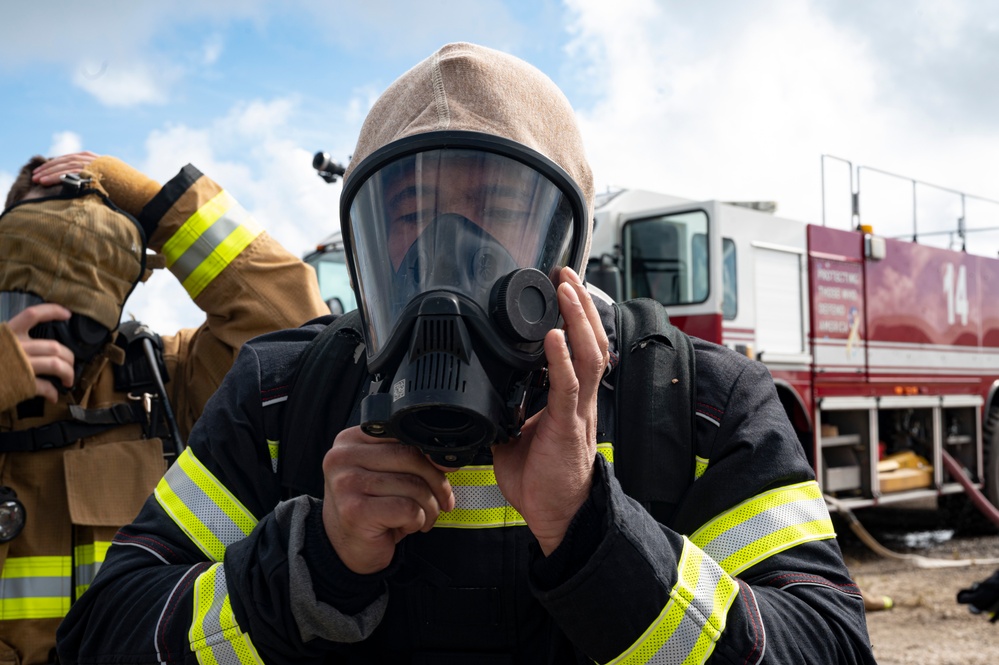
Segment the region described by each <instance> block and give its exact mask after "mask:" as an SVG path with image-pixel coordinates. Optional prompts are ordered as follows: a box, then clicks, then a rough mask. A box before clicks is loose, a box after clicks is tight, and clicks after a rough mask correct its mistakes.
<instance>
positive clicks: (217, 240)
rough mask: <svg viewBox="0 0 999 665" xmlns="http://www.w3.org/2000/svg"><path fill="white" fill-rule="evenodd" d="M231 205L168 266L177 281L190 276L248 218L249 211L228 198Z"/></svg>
mask: <svg viewBox="0 0 999 665" xmlns="http://www.w3.org/2000/svg"><path fill="white" fill-rule="evenodd" d="M229 200H230V201H231V203H232V206H231V207H230V208H229V209H228V210H226V212H225V214H223V215H222V216H221V217H219V218H218V219H217V220H216V221H215V223H214V224H212V225H211V226H209V227H208V228H207V229H205V230H204V232H203V233H202V234H201V236H200V237H198V239H197V240H196V241H194V244H192V245H191V246H190V247H188V248H187V251H185V252H184V253H183V254H181V255H180V257H179V258H178V259H177V261H176V262H175V263H174V264H173V265H172V266H170V272H172V273H173V274H174V275H175V276H176V277H177V279H178V280H179V281H181V282H183V281H184V280H185V279H187V278H188V277H190V276H191V273H193V272H194V271H195V270H196V269H197V268H198V266H200V265H201V263H202V262H203V261H204V260H205V259H206V258H208V256H209V255H211V253H212V252H213V251H215V248H217V247H218V246H219V245H221V244H222V241H223V240H225V239H226V238H228V237H229V235H230V234H231V233H232V232H233V231H235V230H236V229H238V228H239V227H240V226H241V225H243V223H245V222H246V221H247V220H248V219H250V213H248V212H247V211H246V209H245V208H243V206H241V205H239V204H238V203H236V202H235V201H232V199H229Z"/></svg>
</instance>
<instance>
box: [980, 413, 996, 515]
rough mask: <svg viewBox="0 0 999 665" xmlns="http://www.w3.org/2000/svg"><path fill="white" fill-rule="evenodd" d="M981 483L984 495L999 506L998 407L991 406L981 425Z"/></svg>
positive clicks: (994, 504)
mask: <svg viewBox="0 0 999 665" xmlns="http://www.w3.org/2000/svg"><path fill="white" fill-rule="evenodd" d="M982 448H983V449H984V450H983V453H984V459H983V460H982V463H983V465H984V468H983V469H982V483H983V484H984V485H985V496H987V497H988V498H989V501H990V502H992V505H993V506H996V507H997V508H999V407H995V406H993V407H991V408H990V409H989V413H988V417H986V419H985V424H984V425H983V426H982Z"/></svg>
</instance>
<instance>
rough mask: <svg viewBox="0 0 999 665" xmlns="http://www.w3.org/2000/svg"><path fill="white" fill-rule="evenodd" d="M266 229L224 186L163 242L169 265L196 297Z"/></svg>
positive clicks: (164, 254)
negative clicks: (223, 188)
mask: <svg viewBox="0 0 999 665" xmlns="http://www.w3.org/2000/svg"><path fill="white" fill-rule="evenodd" d="M262 230H263V229H262V228H261V227H260V225H258V224H257V223H256V221H254V219H253V217H251V216H250V214H249V213H248V212H247V211H246V209H244V208H243V206H241V205H239V204H238V203H237V202H236V200H235V199H233V198H232V196H230V195H229V193H228V192H226V191H225V190H222V191H220V192H219V193H218V194H216V195H215V196H214V197H213V198H212V199H211V200H210V201H208V202H207V203H205V204H204V205H203V206H201V208H199V209H198V210H197V212H195V213H194V214H193V215H191V217H190V218H188V220H187V221H186V222H184V224H183V225H182V226H181V227H180V228H179V229H178V230H177V232H176V233H174V234H173V235H172V236H171V237H170V239H169V240H167V241H166V242H165V243H164V244H163V256H164V257H165V258H166V264H167V267H168V268H170V271H171V272H173V274H174V275H175V276H176V277H177V279H178V280H180V282H181V284H183V285H184V288H185V289H186V290H187V292H188V294H189V295H190V296H191V297H192V298H195V297H197V296H198V294H200V293H201V292H202V291H203V290H204V289H205V287H206V286H208V285H209V284H210V283H211V281H212V280H213V279H215V278H216V277H217V276H218V274H219V273H220V272H222V271H223V270H225V268H226V266H228V265H229V263H230V262H232V260H233V259H234V258H235V257H236V256H238V255H239V253H240V252H242V251H243V250H244V249H246V247H247V245H249V244H250V243H251V242H253V240H254V238H256V237H257V236H258V235H260V233H261V231H262Z"/></svg>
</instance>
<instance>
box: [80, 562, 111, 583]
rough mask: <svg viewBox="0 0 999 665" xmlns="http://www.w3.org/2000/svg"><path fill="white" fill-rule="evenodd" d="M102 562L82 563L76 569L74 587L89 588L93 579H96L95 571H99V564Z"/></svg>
mask: <svg viewBox="0 0 999 665" xmlns="http://www.w3.org/2000/svg"><path fill="white" fill-rule="evenodd" d="M102 563H104V562H103V561H95V562H93V563H84V564H81V565H78V566H77V567H76V586H78V587H80V586H89V585H90V583H91V582H93V581H94V578H95V577H97V571H98V570H100V569H101V564H102Z"/></svg>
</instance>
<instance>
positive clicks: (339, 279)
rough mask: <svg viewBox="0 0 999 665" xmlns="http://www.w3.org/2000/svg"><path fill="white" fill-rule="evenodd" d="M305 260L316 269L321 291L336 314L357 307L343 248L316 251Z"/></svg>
mask: <svg viewBox="0 0 999 665" xmlns="http://www.w3.org/2000/svg"><path fill="white" fill-rule="evenodd" d="M305 262H306V263H308V264H309V265H311V266H312V267H313V268H315V269H316V277H317V278H318V279H319V293H320V294H322V297H323V300H325V301H326V304H327V305H329V308H330V311H331V312H332V313H334V314H343V313H344V312H349V311H350V310H352V309H356V308H357V301H356V300H355V299H354V291H353V289H351V288H350V277H349V275H348V273H347V263H346V257H345V255H344V253H343V251H342V250H339V249H332V250H326V251H323V252H316V253H314V254H312V255H310V256H307V257H305Z"/></svg>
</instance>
